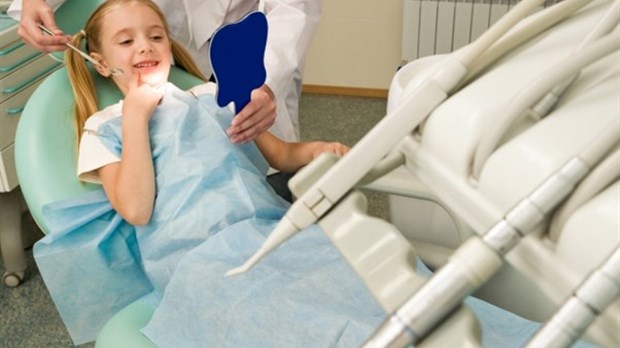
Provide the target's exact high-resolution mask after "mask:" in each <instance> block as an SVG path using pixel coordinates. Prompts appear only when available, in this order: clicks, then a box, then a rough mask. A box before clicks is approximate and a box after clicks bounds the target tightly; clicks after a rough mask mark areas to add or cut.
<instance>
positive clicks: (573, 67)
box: [472, 29, 620, 180]
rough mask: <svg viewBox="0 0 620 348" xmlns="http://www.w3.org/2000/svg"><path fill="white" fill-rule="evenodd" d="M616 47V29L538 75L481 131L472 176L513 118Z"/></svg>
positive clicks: (618, 42)
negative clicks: (482, 133) (495, 120)
mask: <svg viewBox="0 0 620 348" xmlns="http://www.w3.org/2000/svg"><path fill="white" fill-rule="evenodd" d="M619 47H620V30H618V29H616V30H614V32H613V33H612V34H608V35H606V36H605V37H604V38H601V39H599V40H597V41H596V42H595V43H592V44H591V45H588V46H587V47H586V48H585V49H584V50H582V51H581V52H578V53H575V54H573V55H571V56H570V57H568V58H567V59H565V60H564V61H562V62H560V63H559V64H557V65H555V66H554V67H552V68H551V69H550V70H549V71H547V73H546V74H545V75H543V76H541V77H539V78H538V79H537V80H536V81H535V82H534V83H532V84H530V85H529V86H528V87H527V88H525V89H524V90H523V91H522V92H521V93H520V94H519V95H517V97H516V98H515V99H514V100H513V101H512V102H511V103H510V104H509V105H508V106H507V107H506V108H505V109H504V110H505V111H504V112H502V113H500V114H498V120H497V122H495V123H494V124H493V125H492V126H491V128H490V129H489V130H488V131H487V132H486V133H485V136H484V137H483V138H482V139H481V140H480V144H479V145H478V147H477V148H476V153H475V154H474V160H473V164H472V177H473V178H474V179H475V180H477V179H478V178H479V177H480V172H481V171H482V168H483V167H484V164H485V162H486V160H487V159H488V158H489V156H490V155H491V153H493V151H494V150H495V148H496V146H497V144H498V143H499V141H500V140H501V138H502V137H503V135H504V134H505V133H506V131H507V129H508V128H509V127H510V126H511V124H512V123H513V122H514V121H515V119H516V118H517V117H519V116H521V115H523V110H525V109H527V108H528V107H529V106H530V105H532V104H533V103H534V102H536V101H537V100H539V99H540V96H541V95H543V94H544V93H546V92H547V91H549V90H550V89H551V88H552V87H554V86H555V85H557V84H558V83H560V82H561V81H563V80H565V79H566V78H568V77H570V76H572V75H573V74H574V73H575V71H579V70H581V69H583V68H584V67H585V66H587V65H589V64H592V63H593V62H595V61H597V60H599V59H601V58H603V57H605V56H607V55H608V54H610V53H612V52H614V51H616V50H617V49H618V48H619Z"/></svg>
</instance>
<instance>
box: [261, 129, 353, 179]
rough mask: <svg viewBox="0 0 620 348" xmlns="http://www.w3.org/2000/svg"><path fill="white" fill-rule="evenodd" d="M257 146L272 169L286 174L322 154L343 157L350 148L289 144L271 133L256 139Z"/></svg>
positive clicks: (314, 143)
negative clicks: (326, 153) (329, 153)
mask: <svg viewBox="0 0 620 348" xmlns="http://www.w3.org/2000/svg"><path fill="white" fill-rule="evenodd" d="M256 145H257V146H258V148H259V149H260V151H261V152H262V154H263V156H265V159H266V160H267V162H268V163H269V165H270V166H271V167H272V168H274V169H277V170H280V171H282V172H286V173H293V172H295V171H297V170H298V169H299V168H301V167H303V166H304V165H306V164H308V163H310V161H312V160H313V159H314V158H315V157H317V156H318V155H320V154H321V153H324V152H331V153H333V154H335V155H338V156H342V155H344V154H345V153H347V152H348V151H349V147H348V146H346V145H343V144H341V143H337V142H323V141H313V142H302V143H288V142H285V141H282V140H281V139H279V138H278V137H276V136H274V135H273V134H271V133H269V132H264V133H261V134H260V135H259V136H258V137H257V138H256Z"/></svg>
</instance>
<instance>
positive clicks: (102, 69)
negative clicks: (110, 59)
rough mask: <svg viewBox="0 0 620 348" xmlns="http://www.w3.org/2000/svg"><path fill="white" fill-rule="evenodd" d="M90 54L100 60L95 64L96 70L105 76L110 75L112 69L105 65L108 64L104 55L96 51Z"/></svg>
mask: <svg viewBox="0 0 620 348" xmlns="http://www.w3.org/2000/svg"><path fill="white" fill-rule="evenodd" d="M90 56H91V57H93V58H94V59H95V60H96V61H98V62H99V64H93V66H94V68H95V70H97V72H98V73H99V75H101V76H103V77H110V70H109V69H106V68H105V67H104V66H105V65H106V64H105V60H104V59H103V56H102V55H101V54H99V53H96V52H92V53H90Z"/></svg>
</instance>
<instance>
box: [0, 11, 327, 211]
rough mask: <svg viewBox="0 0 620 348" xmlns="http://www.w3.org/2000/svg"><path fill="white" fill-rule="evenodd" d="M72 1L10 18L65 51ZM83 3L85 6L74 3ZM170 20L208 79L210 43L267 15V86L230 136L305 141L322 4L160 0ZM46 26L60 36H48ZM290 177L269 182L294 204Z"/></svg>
mask: <svg viewBox="0 0 620 348" xmlns="http://www.w3.org/2000/svg"><path fill="white" fill-rule="evenodd" d="M64 1H66V0H48V1H45V0H15V1H13V3H12V4H11V6H10V8H9V10H8V13H9V15H10V16H11V17H13V18H16V19H18V20H20V27H19V30H18V33H19V35H20V36H21V38H22V39H23V40H24V41H26V42H27V43H28V44H30V45H32V46H33V47H35V48H37V49H39V50H41V51H42V52H52V51H59V50H64V49H65V48H66V46H65V43H67V42H68V41H69V36H66V35H65V34H64V33H63V32H62V31H61V30H60V29H59V28H58V27H57V26H56V22H55V19H54V11H55V10H56V9H58V8H59V7H60V5H62V4H63V3H64ZM72 1H79V0H72ZM154 2H155V3H157V4H158V5H159V6H160V8H161V9H162V10H163V12H164V13H165V14H166V16H167V20H168V22H169V24H170V30H171V34H172V37H173V38H174V39H176V40H177V41H179V42H181V43H184V44H185V46H186V48H187V49H188V50H189V52H190V53H191V54H192V56H193V58H194V60H195V61H196V62H197V63H198V65H199V67H200V69H201V70H202V72H203V73H204V75H205V76H206V77H209V76H211V75H212V71H211V64H210V61H209V55H208V49H209V39H210V38H211V36H212V35H213V33H214V32H215V30H216V29H217V28H219V27H220V26H221V25H223V24H228V23H232V22H236V21H237V20H239V19H241V18H242V17H243V16H245V15H246V14H247V13H248V12H250V11H255V10H259V9H260V10H262V11H263V12H264V13H265V15H266V16H267V21H268V23H269V33H268V38H267V47H266V50H265V67H266V70H267V80H266V82H265V84H264V85H263V86H261V87H259V88H257V89H255V90H254V91H253V92H252V95H251V101H250V103H248V104H247V105H246V107H245V108H243V109H242V110H241V111H239V113H238V114H237V116H236V117H235V119H234V121H233V123H232V125H231V127H230V128H229V129H228V131H227V132H228V134H229V136H230V139H231V141H232V142H235V143H244V142H248V141H252V140H254V138H255V137H256V136H257V135H258V134H260V133H262V132H264V131H266V130H269V131H271V133H272V134H274V135H276V136H277V137H279V138H281V139H282V140H285V141H299V140H300V138H299V115H298V109H299V97H300V95H301V82H302V76H303V65H304V57H305V54H306V51H307V50H308V47H309V46H310V42H311V40H312V37H313V35H314V32H315V31H316V28H317V25H318V22H319V17H320V13H321V2H320V0H260V1H259V0H154ZM37 23H42V24H43V25H45V26H46V27H48V28H50V29H51V30H52V31H54V32H55V33H56V34H57V36H53V37H52V36H46V35H44V34H43V33H42V32H41V30H40V29H39V28H38V27H37ZM288 178H289V175H287V174H284V173H276V174H273V175H271V176H270V178H269V181H270V183H272V186H274V188H275V189H276V191H278V193H279V194H281V195H286V196H287V197H285V198H287V199H289V200H290V192H288V188H287V186H286V182H287V181H288Z"/></svg>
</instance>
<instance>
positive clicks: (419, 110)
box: [226, 0, 543, 275]
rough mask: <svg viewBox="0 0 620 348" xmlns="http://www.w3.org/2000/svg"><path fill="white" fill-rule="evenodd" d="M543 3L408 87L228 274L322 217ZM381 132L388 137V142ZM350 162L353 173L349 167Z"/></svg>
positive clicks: (524, 5) (521, 10)
mask: <svg viewBox="0 0 620 348" xmlns="http://www.w3.org/2000/svg"><path fill="white" fill-rule="evenodd" d="M542 2H543V1H542V0H530V1H527V0H526V1H522V2H520V3H519V4H518V5H516V6H515V7H514V8H513V9H512V10H511V11H510V12H509V13H508V14H507V15H506V16H504V17H502V18H501V19H500V20H499V21H498V22H497V23H496V24H495V25H494V26H493V27H491V29H490V30H488V31H487V32H485V33H484V34H483V35H482V36H481V37H479V38H478V39H477V40H476V41H474V42H473V43H471V44H470V45H469V46H467V47H465V48H464V49H463V50H461V51H458V52H455V53H453V54H451V55H450V56H449V57H448V59H447V60H446V61H445V62H444V64H443V65H442V66H441V67H440V68H439V69H438V70H437V71H435V72H434V74H433V75H432V76H429V77H428V78H426V79H424V80H423V81H420V83H419V84H416V85H414V86H411V88H412V90H411V91H410V92H409V93H407V94H409V96H408V97H407V101H405V102H403V103H402V104H401V105H400V106H399V107H398V109H396V110H394V112H393V113H392V114H390V115H387V116H386V117H385V118H384V119H383V120H381V121H380V122H379V123H378V124H377V125H376V126H375V127H374V128H373V129H372V130H370V131H369V132H368V133H367V134H366V135H365V136H364V137H363V138H362V139H360V141H359V142H358V143H357V144H356V146H354V147H353V148H352V149H351V151H350V152H349V153H347V155H346V156H344V157H343V158H342V159H341V160H340V161H338V163H336V164H335V165H334V166H333V167H332V168H331V169H330V170H329V171H328V172H327V173H326V174H325V175H324V176H323V177H321V178H320V179H319V180H318V181H317V182H316V183H315V184H314V185H312V187H311V188H309V189H308V191H307V192H306V193H304V194H303V195H302V196H301V197H299V198H298V199H297V200H296V201H295V203H293V205H292V206H291V207H290V209H289V210H288V212H287V213H286V215H285V216H284V217H283V218H282V220H281V222H280V224H279V225H278V226H277V227H276V229H275V230H274V231H273V232H272V233H271V235H270V236H269V238H268V239H267V240H266V241H265V243H264V244H263V245H262V246H261V248H260V249H259V250H258V251H257V252H256V253H255V254H254V255H252V257H250V258H249V259H248V260H247V261H246V262H245V263H244V264H243V265H242V266H240V267H238V268H235V269H232V270H230V271H229V272H227V274H226V275H234V274H239V273H243V272H245V271H247V270H248V269H250V268H251V267H252V265H254V264H255V263H256V262H258V261H259V260H260V259H261V258H262V257H263V256H264V255H266V254H267V253H269V251H271V250H272V249H274V248H275V247H277V246H278V245H280V244H281V243H282V242H284V241H285V240H287V239H288V238H290V237H291V236H292V235H294V234H295V233H296V232H298V231H299V230H301V229H302V228H304V227H307V226H309V225H310V224H312V223H314V222H316V221H317V220H318V219H319V218H321V217H322V216H323V215H324V214H325V213H326V212H327V211H329V209H330V208H331V207H332V206H333V205H334V204H336V203H337V202H338V201H339V200H340V199H341V198H342V197H343V196H344V195H345V194H346V193H347V192H348V191H349V190H350V189H351V188H353V187H354V186H355V185H356V184H357V183H358V182H359V181H360V179H362V177H364V175H365V174H366V173H368V172H369V171H370V170H371V169H372V167H373V165H374V164H375V163H377V162H378V161H379V160H381V159H382V158H383V157H384V156H385V155H387V154H388V152H389V151H390V150H392V149H393V148H394V147H395V146H396V145H397V144H398V142H399V141H400V140H402V139H403V138H404V137H405V136H406V135H407V134H408V133H409V132H411V131H412V130H414V129H415V128H416V127H417V126H418V125H419V124H420V123H421V122H422V121H423V120H424V119H425V118H426V117H427V116H428V115H429V113H430V112H431V111H433V110H434V109H435V108H436V107H437V106H438V105H439V104H441V102H442V101H444V100H445V99H446V98H447V97H448V95H449V94H450V93H451V92H452V91H453V89H454V88H455V87H456V86H457V85H458V84H459V82H460V81H461V79H463V77H465V75H466V74H467V71H468V67H469V66H470V65H471V64H472V63H473V62H474V61H475V60H476V58H477V57H478V56H479V55H480V54H482V53H483V52H484V51H485V50H486V49H488V48H489V47H490V46H491V45H492V44H493V43H494V42H495V41H497V40H498V38H500V37H501V36H502V35H503V34H505V33H506V32H507V31H508V30H509V29H510V28H512V27H513V26H514V25H515V24H516V23H518V22H519V21H520V20H521V19H522V18H524V17H525V16H527V15H528V14H529V13H531V12H532V11H533V10H534V9H535V8H536V7H537V6H539V5H540V4H541V3H542ZM385 134H390V135H392V136H391V137H389V138H387V137H385ZM352 164H353V167H354V168H356V170H351V169H350V168H352V167H351V165H352Z"/></svg>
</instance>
